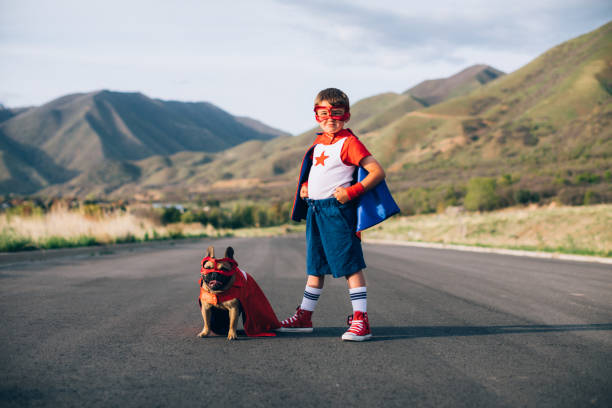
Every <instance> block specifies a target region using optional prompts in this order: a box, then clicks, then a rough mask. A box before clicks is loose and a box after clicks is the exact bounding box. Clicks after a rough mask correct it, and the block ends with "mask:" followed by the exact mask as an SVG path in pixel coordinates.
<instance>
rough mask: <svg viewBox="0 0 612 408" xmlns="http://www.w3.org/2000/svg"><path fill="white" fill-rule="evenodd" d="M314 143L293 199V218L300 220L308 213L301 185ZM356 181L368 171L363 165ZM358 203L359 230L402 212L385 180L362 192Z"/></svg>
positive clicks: (308, 152)
mask: <svg viewBox="0 0 612 408" xmlns="http://www.w3.org/2000/svg"><path fill="white" fill-rule="evenodd" d="M313 150H314V145H313V146H312V147H311V148H310V149H308V151H307V152H306V154H305V155H304V160H302V168H301V170H300V179H299V181H298V187H297V191H296V193H295V200H294V201H293V211H292V213H291V219H292V220H293V221H296V222H299V221H301V220H305V219H306V214H307V213H308V204H306V201H304V199H303V198H301V197H300V187H301V186H302V184H304V183H305V182H306V181H307V180H308V174H309V173H310V168H311V167H312V151H313ZM355 173H356V175H355V177H354V178H355V182H359V181H362V180H363V179H364V178H365V177H366V176H367V175H368V172H367V170H366V169H364V168H363V167H358V168H357V169H356V171H355ZM357 200H359V202H358V204H357V229H356V232H357V231H363V230H365V229H367V228H370V227H372V226H374V225H376V224H378V223H380V222H383V221H384V220H386V219H387V218H389V217H391V216H392V215H394V214H397V213H399V212H400V209H399V207H398V206H397V204H396V203H395V201H394V200H393V197H392V196H391V192H389V188H388V187H387V183H385V181H384V180H383V181H381V182H380V183H379V184H378V185H377V186H376V187H374V188H373V189H372V190H369V191H367V192H365V193H364V194H362V195H361V196H360V197H359V198H357Z"/></svg>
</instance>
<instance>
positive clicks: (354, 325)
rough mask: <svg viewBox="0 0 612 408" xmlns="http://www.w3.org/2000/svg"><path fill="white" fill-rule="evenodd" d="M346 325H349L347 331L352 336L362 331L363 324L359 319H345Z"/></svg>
mask: <svg viewBox="0 0 612 408" xmlns="http://www.w3.org/2000/svg"><path fill="white" fill-rule="evenodd" d="M346 323H347V324H350V325H351V327H349V329H348V330H347V331H348V332H351V333H353V334H359V333H361V332H362V331H363V330H364V322H363V320H361V319H360V320H355V319H353V316H349V317H348V318H347V319H346Z"/></svg>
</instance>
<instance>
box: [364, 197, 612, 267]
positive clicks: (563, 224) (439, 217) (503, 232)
mask: <svg viewBox="0 0 612 408" xmlns="http://www.w3.org/2000/svg"><path fill="white" fill-rule="evenodd" d="M364 238H365V239H385V240H390V239H393V240H404V241H417V242H431V243H443V244H455V245H471V246H481V247H487V248H507V249H521V250H528V251H544V252H559V253H567V254H578V255H594V256H604V257H612V205H610V204H601V205H593V206H579V207H558V206H548V207H537V206H529V207H514V208H508V209H504V210H500V211H495V212H482V213H479V212H476V213H466V212H461V211H459V210H458V209H454V210H447V211H446V212H444V213H442V214H433V215H416V216H411V217H399V218H393V219H391V220H388V221H386V222H384V223H383V224H381V225H379V226H377V227H375V228H373V229H372V230H370V231H366V232H365V233H364Z"/></svg>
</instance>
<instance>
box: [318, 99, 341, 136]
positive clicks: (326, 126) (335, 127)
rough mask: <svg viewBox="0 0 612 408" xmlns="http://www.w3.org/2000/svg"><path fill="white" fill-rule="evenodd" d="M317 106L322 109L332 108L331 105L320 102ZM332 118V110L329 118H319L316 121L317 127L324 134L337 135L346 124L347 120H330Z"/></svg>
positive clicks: (326, 102)
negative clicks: (317, 121) (317, 122)
mask: <svg viewBox="0 0 612 408" xmlns="http://www.w3.org/2000/svg"><path fill="white" fill-rule="evenodd" d="M318 106H321V107H323V108H332V105H331V104H330V103H329V102H328V101H321V102H320V103H319V105H318ZM341 109H344V108H341ZM332 116H335V115H334V112H333V109H332V112H331V115H329V117H327V118H321V117H319V119H318V120H319V126H320V127H321V129H322V130H323V132H325V133H337V132H339V131H341V130H342V128H343V127H344V124H345V123H346V122H348V120H347V121H346V122H345V121H342V120H337V119H332Z"/></svg>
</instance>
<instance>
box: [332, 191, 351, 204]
mask: <svg viewBox="0 0 612 408" xmlns="http://www.w3.org/2000/svg"><path fill="white" fill-rule="evenodd" d="M334 197H336V200H338V201H339V202H340V204H346V203H348V202H349V201H351V198H350V197H349V195H348V193H347V192H346V188H344V187H337V188H336V191H334Z"/></svg>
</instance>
